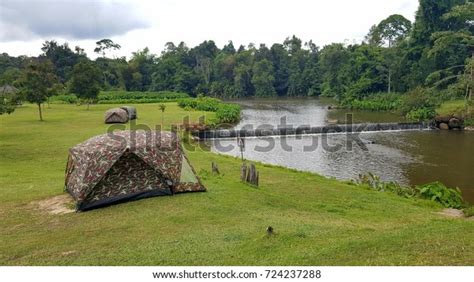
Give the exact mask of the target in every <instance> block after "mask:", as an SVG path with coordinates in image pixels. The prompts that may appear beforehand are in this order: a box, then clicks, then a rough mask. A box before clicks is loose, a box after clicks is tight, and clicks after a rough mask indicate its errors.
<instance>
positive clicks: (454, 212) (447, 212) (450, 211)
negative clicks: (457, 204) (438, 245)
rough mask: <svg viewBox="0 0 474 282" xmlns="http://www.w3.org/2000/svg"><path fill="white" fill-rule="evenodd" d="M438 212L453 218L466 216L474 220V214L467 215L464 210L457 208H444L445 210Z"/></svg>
mask: <svg viewBox="0 0 474 282" xmlns="http://www.w3.org/2000/svg"><path fill="white" fill-rule="evenodd" d="M438 214H440V215H444V216H447V217H452V218H465V219H467V220H474V217H473V216H471V217H465V216H464V213H463V212H462V210H457V209H444V210H442V211H440V212H438Z"/></svg>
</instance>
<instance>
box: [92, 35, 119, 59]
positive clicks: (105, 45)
mask: <svg viewBox="0 0 474 282" xmlns="http://www.w3.org/2000/svg"><path fill="white" fill-rule="evenodd" d="M95 44H96V47H95V49H94V52H95V53H97V54H101V55H102V57H105V54H106V53H107V51H109V50H120V48H122V46H120V45H119V44H117V43H115V42H113V41H112V40H111V39H107V38H104V39H101V40H99V41H97V42H96V43H95Z"/></svg>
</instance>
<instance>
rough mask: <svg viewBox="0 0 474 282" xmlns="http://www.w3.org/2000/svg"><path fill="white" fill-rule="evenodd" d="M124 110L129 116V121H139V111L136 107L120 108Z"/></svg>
mask: <svg viewBox="0 0 474 282" xmlns="http://www.w3.org/2000/svg"><path fill="white" fill-rule="evenodd" d="M120 108H121V109H122V110H125V111H127V114H128V119H129V120H134V119H137V109H136V108H135V107H131V106H122V107H120Z"/></svg>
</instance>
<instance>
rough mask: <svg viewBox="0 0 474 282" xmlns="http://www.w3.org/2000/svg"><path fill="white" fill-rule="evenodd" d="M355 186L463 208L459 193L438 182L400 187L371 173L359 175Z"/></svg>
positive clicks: (449, 206) (448, 206)
mask: <svg viewBox="0 0 474 282" xmlns="http://www.w3.org/2000/svg"><path fill="white" fill-rule="evenodd" d="M353 183H355V184H356V185H365V186H368V187H369V188H371V189H373V190H376V191H381V192H392V193H395V194H397V195H399V196H402V197H405V198H412V197H417V198H422V199H428V200H431V201H434V202H437V203H439V204H441V205H443V206H444V207H446V208H455V209H459V208H462V207H463V199H462V195H461V191H460V190H459V189H458V188H456V189H452V188H448V187H446V186H445V185H444V184H442V183H440V182H433V183H428V184H424V185H420V186H415V187H408V186H402V185H400V184H398V183H397V182H393V181H391V182H384V181H382V180H381V179H380V177H379V176H377V175H374V174H372V173H368V174H363V175H359V178H358V179H357V180H355V181H353Z"/></svg>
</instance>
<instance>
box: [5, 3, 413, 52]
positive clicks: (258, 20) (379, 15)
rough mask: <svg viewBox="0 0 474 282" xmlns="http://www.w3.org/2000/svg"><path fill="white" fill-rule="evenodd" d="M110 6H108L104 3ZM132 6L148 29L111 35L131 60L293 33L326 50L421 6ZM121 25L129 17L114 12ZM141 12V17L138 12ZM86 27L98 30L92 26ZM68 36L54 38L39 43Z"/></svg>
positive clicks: (9, 46) (11, 46)
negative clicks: (145, 52) (182, 46)
mask: <svg viewBox="0 0 474 282" xmlns="http://www.w3.org/2000/svg"><path fill="white" fill-rule="evenodd" d="M104 3H110V1H107V2H104ZM127 3H129V4H132V3H133V7H134V8H135V9H136V10H137V11H139V15H140V16H139V18H140V19H143V20H146V22H148V24H149V28H146V29H138V30H131V31H129V32H127V33H124V34H122V35H116V36H110V37H111V38H112V39H113V40H114V41H116V42H118V43H119V44H121V45H122V50H120V51H119V52H117V53H116V55H126V56H129V55H130V53H131V52H132V51H136V50H138V49H141V48H144V47H146V46H148V47H149V48H150V49H151V51H152V52H155V53H159V52H160V51H161V50H162V49H163V46H164V44H165V43H166V42H168V41H172V42H175V43H178V42H180V41H184V42H186V43H187V45H188V46H195V45H197V44H199V43H200V42H202V41H204V40H209V39H211V40H214V41H215V42H216V43H217V45H218V46H220V47H222V46H223V45H224V44H225V43H227V41H228V40H233V42H234V45H235V46H238V45H240V44H243V45H247V44H248V43H250V42H253V43H256V44H259V43H265V44H267V45H271V44H273V43H275V42H282V41H283V40H284V39H285V38H286V37H287V36H291V35H293V34H295V35H296V36H298V37H300V38H302V39H303V40H304V41H309V40H313V42H315V43H316V44H318V45H320V46H323V45H325V44H329V43H332V42H344V41H352V40H361V39H362V38H363V37H364V35H365V34H366V33H367V32H368V30H369V28H370V27H371V26H372V25H373V24H377V23H378V22H380V21H381V20H383V19H384V18H386V17H388V16H389V15H391V14H395V13H398V14H402V15H404V16H405V17H407V18H408V19H410V20H413V19H414V13H415V11H416V8H417V6H418V1H417V0H384V1H380V0H359V1H353V0H331V1H327V0H324V1H323V0H286V1H284V0H199V1H196V0H174V1H173V0H155V1H148V0H138V1H133V2H131V1H130V2H121V4H124V5H125V4H127ZM109 12H110V14H116V15H117V16H116V17H114V18H115V19H116V22H117V24H119V22H120V21H125V20H127V15H123V14H120V13H115V10H113V9H112V10H111V11H109ZM137 13H138V12H137ZM82 24H84V25H89V26H90V25H92V26H94V24H95V23H94V22H93V21H85V22H83V23H82ZM53 37H55V38H57V39H58V40H59V41H61V40H62V39H63V38H66V37H65V36H62V35H61V34H57V35H56V36H54V34H51V35H50V36H43V37H42V38H41V39H43V40H46V39H51V38H53ZM97 39H100V38H99V37H98V38H95V39H94V40H79V41H74V40H73V41H72V42H70V45H71V46H75V45H80V46H81V47H83V48H85V49H86V51H87V52H88V54H89V55H92V49H93V48H94V42H95V41H96V40H97ZM20 44H21V45H22V47H21V48H15V46H16V47H18V45H19V43H14V42H4V43H1V42H0V52H2V51H7V52H8V53H11V54H14V55H18V54H21V53H19V52H24V53H26V54H28V55H34V54H38V53H40V48H41V44H38V43H37V41H35V42H27V43H20Z"/></svg>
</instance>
